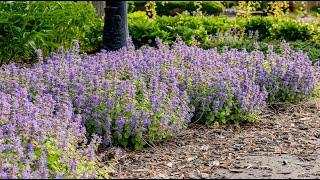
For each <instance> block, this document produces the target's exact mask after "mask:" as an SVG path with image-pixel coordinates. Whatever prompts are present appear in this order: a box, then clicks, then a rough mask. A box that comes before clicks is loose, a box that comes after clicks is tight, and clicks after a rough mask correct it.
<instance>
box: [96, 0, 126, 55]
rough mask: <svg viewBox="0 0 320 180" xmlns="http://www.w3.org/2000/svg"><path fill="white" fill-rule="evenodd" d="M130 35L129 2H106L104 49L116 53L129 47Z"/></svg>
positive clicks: (116, 0)
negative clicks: (115, 51)
mask: <svg viewBox="0 0 320 180" xmlns="http://www.w3.org/2000/svg"><path fill="white" fill-rule="evenodd" d="M128 35H129V33H128V5H127V2H126V1H118V0H109V1H106V8H105V16H104V29H103V47H102V48H103V49H105V50H107V51H114V50H118V49H120V48H122V47H124V46H127V40H128Z"/></svg>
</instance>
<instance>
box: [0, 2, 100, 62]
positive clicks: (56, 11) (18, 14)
mask: <svg viewBox="0 0 320 180" xmlns="http://www.w3.org/2000/svg"><path fill="white" fill-rule="evenodd" d="M0 13H1V17H0V35H1V36H0V46H1V47H2V48H1V50H0V62H1V63H0V64H2V63H6V62H9V61H15V62H29V61H32V60H33V59H35V58H34V57H35V54H34V52H35V50H36V49H38V48H41V49H42V50H43V54H44V55H48V54H49V53H50V52H52V51H56V50H57V49H58V47H59V46H61V45H63V46H65V47H67V48H70V47H71V43H70V42H71V41H72V40H73V39H78V40H79V41H80V43H81V50H82V51H89V52H90V51H94V50H96V48H97V47H98V45H99V43H100V41H101V36H97V35H96V34H101V33H102V29H103V24H102V20H100V19H98V18H96V12H95V8H94V7H93V6H92V4H91V3H87V2H77V3H74V2H41V1H35V2H31V1H30V2H12V3H4V2H1V3H0ZM9 42H10V43H9Z"/></svg>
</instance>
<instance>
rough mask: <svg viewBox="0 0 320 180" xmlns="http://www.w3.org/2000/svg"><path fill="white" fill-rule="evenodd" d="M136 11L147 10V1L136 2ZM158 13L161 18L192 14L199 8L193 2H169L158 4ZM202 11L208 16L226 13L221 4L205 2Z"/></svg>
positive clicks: (202, 3)
mask: <svg viewBox="0 0 320 180" xmlns="http://www.w3.org/2000/svg"><path fill="white" fill-rule="evenodd" d="M134 3H135V6H136V9H135V10H136V11H141V10H145V9H144V5H145V4H146V3H147V1H135V2H134ZM156 5H157V7H156V11H157V14H158V15H160V16H174V15H177V13H182V12H183V11H187V12H189V13H192V12H194V11H196V10H197V8H198V7H197V6H196V5H195V2H191V1H168V2H161V1H157V2H156ZM200 6H201V9H200V10H201V11H202V13H204V14H207V15H219V14H221V13H222V12H223V11H224V6H223V4H222V3H221V2H217V1H214V2H207V1H203V2H201V3H200Z"/></svg>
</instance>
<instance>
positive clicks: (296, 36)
mask: <svg viewBox="0 0 320 180" xmlns="http://www.w3.org/2000/svg"><path fill="white" fill-rule="evenodd" d="M272 26H273V27H272V32H271V33H272V36H273V37H274V38H275V39H284V40H286V41H296V40H302V41H305V40H310V39H312V36H313V35H314V29H313V27H312V25H309V24H306V23H300V22H298V21H295V20H292V19H289V18H285V19H280V21H279V22H278V23H273V25H272Z"/></svg>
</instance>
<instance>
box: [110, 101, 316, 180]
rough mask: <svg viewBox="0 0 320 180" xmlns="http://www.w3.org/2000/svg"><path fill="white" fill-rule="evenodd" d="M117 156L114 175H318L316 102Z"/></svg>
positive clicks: (277, 109)
mask: <svg viewBox="0 0 320 180" xmlns="http://www.w3.org/2000/svg"><path fill="white" fill-rule="evenodd" d="M120 156H121V157H118V159H119V160H118V162H117V163H116V166H115V168H116V172H117V173H116V174H114V178H166V179H167V178H193V179H197V178H199V179H200V178H205V179H207V178H208V179H209V178H211V179H212V178H219V179H221V178H243V179H244V178H246V179H252V178H268V179H270V178H292V179H294V178H299V179H301V178H303V179H305V178H312V179H320V100H319V99H318V100H309V101H305V102H302V103H300V104H298V105H283V104H282V105H277V106H274V107H271V108H269V109H268V110H266V111H265V112H263V113H262V115H261V121H260V123H258V124H254V125H244V126H241V127H239V126H235V125H227V126H220V127H205V126H202V125H196V126H193V127H191V128H188V129H186V130H184V131H182V132H181V133H180V134H179V135H177V136H176V137H173V138H172V139H170V140H168V141H165V142H163V143H160V144H157V145H156V146H154V147H148V148H145V149H144V150H142V151H140V152H137V151H131V150H124V152H123V153H121V155H120Z"/></svg>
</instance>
